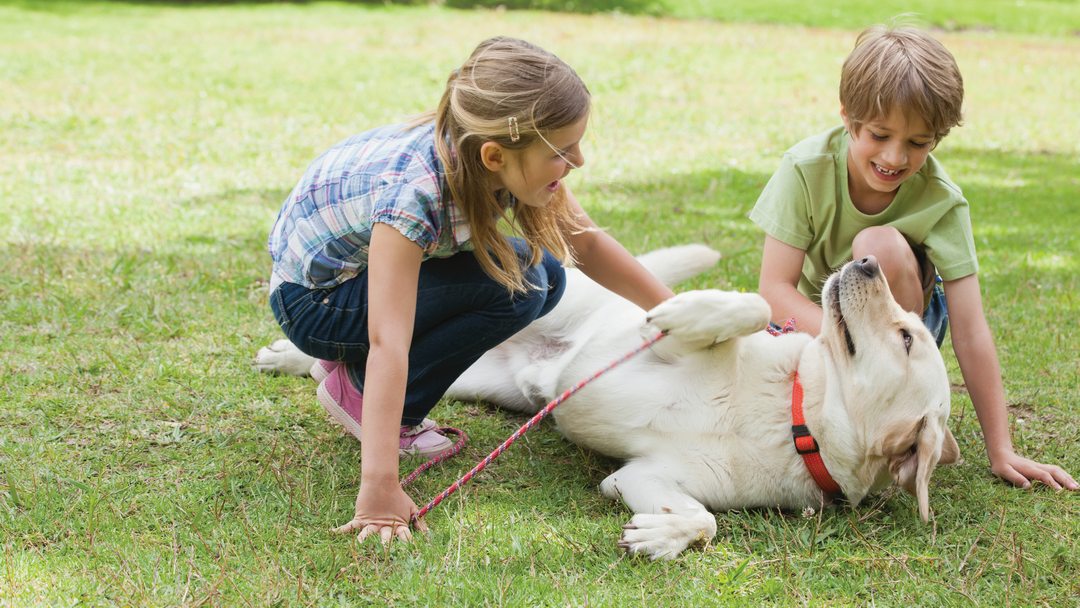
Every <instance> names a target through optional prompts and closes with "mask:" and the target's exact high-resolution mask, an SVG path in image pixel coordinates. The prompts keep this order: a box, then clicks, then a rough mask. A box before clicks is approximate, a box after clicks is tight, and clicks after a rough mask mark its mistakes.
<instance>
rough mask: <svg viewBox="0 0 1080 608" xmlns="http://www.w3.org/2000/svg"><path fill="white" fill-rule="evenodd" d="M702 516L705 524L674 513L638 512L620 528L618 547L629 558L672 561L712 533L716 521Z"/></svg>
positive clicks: (693, 518)
mask: <svg viewBox="0 0 1080 608" xmlns="http://www.w3.org/2000/svg"><path fill="white" fill-rule="evenodd" d="M705 516H706V517H707V518H708V520H709V521H699V519H701V518H700V517H688V516H686V515H680V514H676V513H638V514H637V515H635V516H634V517H633V518H631V519H630V521H629V522H628V523H627V524H626V525H624V526H623V533H622V537H620V538H619V547H620V548H622V549H624V550H626V552H627V553H629V554H630V555H644V556H646V557H648V558H649V559H675V558H676V557H678V556H679V554H680V553H682V552H683V550H685V549H686V548H687V547H689V546H690V545H692V544H694V543H697V542H702V541H707V540H709V539H710V538H712V536H713V535H714V534H716V520H715V519H714V518H713V517H712V516H711V515H708V514H707V513H706V514H705ZM710 523H711V526H710V525H709V524H710Z"/></svg>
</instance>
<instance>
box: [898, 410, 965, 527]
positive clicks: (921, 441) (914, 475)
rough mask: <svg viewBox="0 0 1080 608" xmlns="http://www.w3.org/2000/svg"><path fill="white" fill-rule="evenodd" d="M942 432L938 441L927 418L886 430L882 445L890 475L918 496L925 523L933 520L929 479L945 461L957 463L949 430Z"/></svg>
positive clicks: (905, 488)
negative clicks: (935, 469)
mask: <svg viewBox="0 0 1080 608" xmlns="http://www.w3.org/2000/svg"><path fill="white" fill-rule="evenodd" d="M943 429H944V431H943V433H942V434H943V436H940V437H939V435H938V432H936V430H935V429H934V428H932V427H930V428H928V427H927V424H926V417H925V416H924V417H922V418H919V419H918V420H916V421H915V422H914V424H913V423H910V422H907V423H904V422H901V423H896V424H894V425H893V426H892V427H890V428H888V429H887V430H886V432H885V435H884V436H883V438H882V441H881V452H882V455H883V456H885V457H886V458H888V461H889V472H890V473H891V474H892V477H893V479H894V480H895V481H896V483H897V485H899V486H900V487H902V488H904V490H906V491H907V492H908V493H909V494H913V495H914V496H915V498H916V499H917V502H918V504H919V517H920V518H921V519H922V520H923V521H924V522H926V521H929V520H930V475H931V474H932V473H933V472H934V467H935V466H937V463H938V462H939V461H942V460H943V459H944V458H943V457H945V458H948V459H951V460H948V462H955V460H956V458H957V457H958V456H959V452H960V451H959V449H958V448H957V445H956V439H955V438H954V437H953V436H952V433H950V432H949V429H948V427H943ZM939 441H940V442H941V443H940V445H941V448H940V449H938V442H939Z"/></svg>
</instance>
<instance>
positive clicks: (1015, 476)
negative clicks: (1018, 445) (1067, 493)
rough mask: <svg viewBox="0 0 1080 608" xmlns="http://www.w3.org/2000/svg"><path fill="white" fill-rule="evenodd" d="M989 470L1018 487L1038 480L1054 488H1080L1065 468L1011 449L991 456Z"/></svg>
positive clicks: (1028, 485)
mask: <svg viewBox="0 0 1080 608" xmlns="http://www.w3.org/2000/svg"><path fill="white" fill-rule="evenodd" d="M990 470H991V471H993V472H994V475H997V476H998V477H1000V478H1002V479H1004V480H1005V481H1007V482H1009V483H1011V484H1012V485H1014V486H1016V487H1019V488H1030V487H1031V482H1032V481H1039V482H1042V483H1044V484H1046V485H1047V486H1049V487H1051V488H1053V489H1055V490H1061V489H1062V488H1064V489H1067V490H1076V489H1080V485H1077V483H1076V480H1074V479H1073V478H1072V476H1070V475H1069V474H1068V473H1067V472H1066V471H1065V469H1062V468H1061V467H1059V466H1057V465H1052V464H1042V463H1041V462H1035V461H1034V460H1031V459H1029V458H1024V457H1023V456H1020V455H1019V454H1017V453H1016V452H1013V451H1012V450H1009V451H1008V452H1006V453H1003V454H1000V455H998V456H991V457H990Z"/></svg>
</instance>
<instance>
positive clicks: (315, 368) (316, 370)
mask: <svg viewBox="0 0 1080 608" xmlns="http://www.w3.org/2000/svg"><path fill="white" fill-rule="evenodd" d="M308 374H309V375H311V379H312V380H314V381H315V382H316V383H319V382H322V381H323V380H326V377H327V376H329V375H330V372H328V371H326V368H325V367H323V366H322V363H319V362H318V361H316V362H315V363H312V364H311V369H310V370H308Z"/></svg>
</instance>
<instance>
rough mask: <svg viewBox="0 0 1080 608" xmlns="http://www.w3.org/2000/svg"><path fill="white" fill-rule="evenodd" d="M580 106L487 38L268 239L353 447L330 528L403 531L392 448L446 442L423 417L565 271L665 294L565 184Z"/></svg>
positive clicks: (566, 81) (509, 46) (328, 164)
mask: <svg viewBox="0 0 1080 608" xmlns="http://www.w3.org/2000/svg"><path fill="white" fill-rule="evenodd" d="M589 103H590V97H589V91H588V89H587V88H586V87H585V85H584V83H582V81H581V79H580V78H578V76H577V74H576V73H575V72H574V71H573V69H571V68H570V67H569V66H568V65H566V64H565V63H563V62H562V61H561V60H560V59H559V58H557V57H555V56H554V55H552V54H551V53H548V52H547V51H545V50H543V49H540V48H538V47H536V46H534V45H532V44H529V43H527V42H524V41H521V40H515V39H510V38H501V37H500V38H492V39H490V40H486V41H484V42H482V43H481V44H480V45H479V46H478V47H477V48H476V50H474V51H473V53H472V55H471V56H470V57H469V59H468V60H467V61H466V62H465V64H464V65H462V66H461V68H460V69H458V70H455V71H454V72H453V73H452V74H451V76H450V78H449V80H448V81H447V85H446V90H445V92H444V93H443V96H442V99H441V101H440V102H439V106H438V109H437V110H436V111H435V112H433V113H431V114H429V115H426V116H423V117H421V118H420V119H419V120H418V121H416V122H415V123H413V124H411V125H405V126H402V125H397V126H390V127H383V128H379V129H375V130H373V131H368V132H366V133H362V134H360V135H357V136H354V137H352V138H350V139H347V140H345V141H344V142H342V143H340V144H338V145H336V146H334V147H333V148H331V149H330V150H329V151H328V152H326V153H325V154H323V155H322V156H320V157H319V158H318V159H316V160H315V162H314V163H312V165H311V166H310V167H309V168H308V170H307V173H306V174H305V175H304V177H303V178H302V179H301V180H300V182H299V184H297V186H296V188H295V189H293V191H292V193H291V194H290V195H289V197H288V199H286V201H285V204H284V207H283V208H282V210H281V212H280V213H279V215H278V218H277V221H276V222H275V224H274V227H273V230H272V231H271V234H270V241H269V249H270V253H271V257H272V258H273V261H274V267H273V276H272V279H271V296H270V305H271V309H272V310H273V312H274V316H275V318H276V319H277V320H278V323H279V324H280V325H281V328H282V329H283V330H284V332H285V334H286V335H287V336H288V337H289V339H290V340H291V341H292V342H293V343H294V344H295V345H297V347H299V348H300V350H302V351H304V352H306V353H308V354H309V355H312V356H314V357H316V358H318V359H320V361H319V362H318V363H316V364H315V366H313V369H312V375H313V376H314V377H316V378H317V379H321V382H320V384H319V389H318V398H319V403H321V404H322V405H323V407H324V408H326V410H327V412H328V413H329V414H330V415H331V416H332V417H333V418H334V419H335V420H337V421H338V422H340V423H341V424H342V425H343V426H344V427H345V428H346V430H347V431H348V432H349V433H351V434H352V435H354V436H355V437H357V439H360V441H361V448H360V454H361V479H360V491H359V494H358V495H357V497H356V514H355V516H354V517H353V519H352V521H350V522H349V523H347V524H345V525H344V526H341V527H340V528H337V531H338V532H350V531H355V530H359V535H358V538H359V539H360V540H363V539H365V538H366V537H367V536H369V535H372V534H378V535H379V536H380V537H381V538H382V540H383V542H384V543H387V542H390V541H391V539H392V538H398V539H401V540H403V541H408V540H409V539H411V532H410V530H409V521H410V519H411V516H412V514H413V513H415V512H416V511H417V510H418V509H417V507H416V505H415V504H414V503H413V501H412V500H411V499H410V498H409V497H408V496H407V495H406V494H405V492H404V491H403V490H402V489H401V486H400V484H399V483H398V458H399V455H400V454H420V455H425V456H430V455H434V454H438V453H441V452H443V451H444V450H446V449H448V448H450V447H451V446H452V443H451V442H450V440H449V439H447V438H446V437H444V436H442V435H441V434H439V432H438V431H437V430H436V424H435V423H434V422H432V421H431V420H428V419H427V418H425V416H426V415H427V413H428V412H429V411H430V410H431V409H432V407H434V406H435V404H436V402H438V400H439V399H440V398H441V397H442V395H443V393H444V391H445V390H446V389H447V388H448V387H449V386H450V384H452V383H453V381H454V380H455V379H456V378H457V377H458V376H459V375H460V374H461V373H462V372H464V371H465V369H467V368H468V367H469V366H470V365H471V364H472V363H473V362H475V361H476V360H477V359H479V358H480V356H481V355H483V354H484V352H486V351H487V350H488V349H490V348H492V347H494V346H496V345H497V344H499V343H500V342H502V341H504V340H505V339H507V338H509V337H510V336H512V335H513V334H514V333H516V332H517V331H518V330H520V329H522V328H524V327H525V326H526V325H528V324H529V323H530V322H532V321H533V320H534V319H536V318H538V317H540V316H543V315H544V314H546V313H547V312H548V311H549V310H551V309H552V308H553V307H554V306H555V304H556V303H557V302H558V300H559V298H560V297H561V295H562V292H563V285H564V280H565V274H564V270H563V264H566V263H574V264H576V265H577V266H578V267H579V268H581V270H582V271H584V272H585V274H587V275H588V276H590V277H591V278H593V279H594V280H596V281H597V282H598V283H600V284H601V285H603V286H605V287H607V288H608V289H610V290H612V291H614V292H615V293H618V294H619V295H621V296H623V297H625V298H627V299H628V300H630V301H632V302H634V303H635V304H637V305H638V306H641V307H642V308H644V309H650V308H652V307H653V306H655V305H656V304H659V303H660V302H661V301H663V300H665V299H666V298H668V297H670V296H671V295H672V292H671V291H670V290H669V289H668V288H667V287H666V286H664V285H663V284H662V283H660V282H659V281H658V280H657V279H656V278H655V277H653V276H652V275H651V274H649V273H648V272H647V271H646V270H645V269H644V268H643V267H642V266H641V265H639V264H638V263H637V261H636V260H635V259H634V258H633V257H632V256H631V255H630V254H629V253H628V252H627V251H626V250H625V249H623V248H622V246H620V245H619V244H618V243H617V242H616V241H615V240H614V239H613V238H611V237H610V236H608V235H607V234H605V233H604V232H602V231H600V230H598V229H597V228H596V226H595V224H593V222H592V221H591V220H590V219H589V217H588V216H587V215H586V214H585V212H584V211H583V210H582V209H581V206H580V205H579V204H578V202H577V201H576V200H575V199H574V196H573V195H572V194H571V193H570V190H569V188H567V186H566V185H565V184H564V183H563V179H564V178H565V177H566V176H567V174H569V172H570V170H571V169H574V168H578V167H581V166H582V165H583V164H584V162H585V159H584V157H583V156H582V152H581V147H580V144H581V139H582V136H583V135H584V133H585V128H586V124H587V122H588V118H589ZM500 220H505V223H506V224H507V225H508V226H509V229H510V230H511V231H512V232H513V233H514V234H516V235H517V236H516V237H506V236H503V234H502V233H501V232H500V230H499V223H500ZM417 527H418V529H421V530H427V527H426V526H425V525H424V523H423V522H418V525H417Z"/></svg>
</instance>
